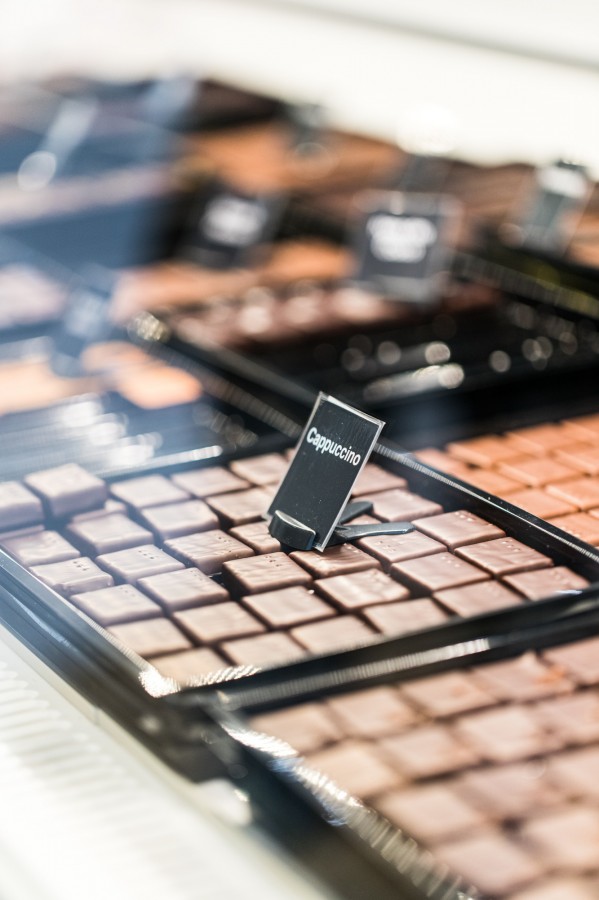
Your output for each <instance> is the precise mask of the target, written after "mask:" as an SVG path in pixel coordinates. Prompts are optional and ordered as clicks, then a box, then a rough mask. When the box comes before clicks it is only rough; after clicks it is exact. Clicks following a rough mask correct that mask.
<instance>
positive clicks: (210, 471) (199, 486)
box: [172, 466, 249, 499]
mask: <svg viewBox="0 0 599 900" xmlns="http://www.w3.org/2000/svg"><path fill="white" fill-rule="evenodd" d="M172 480H173V481H174V482H175V484H177V485H179V487H181V488H183V490H185V491H187V492H188V493H189V494H192V495H193V496H194V497H199V498H200V499H203V498H204V497H214V496H216V495H217V494H227V493H229V492H230V491H242V490H245V489H246V488H248V487H249V484H248V482H247V481H245V480H244V479H243V478H238V477H237V475H234V474H233V472H229V470H228V469H225V468H224V467H223V466H207V467H206V468H204V469H194V471H192V472H179V473H177V474H176V475H173V478H172Z"/></svg>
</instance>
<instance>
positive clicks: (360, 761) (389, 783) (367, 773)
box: [308, 741, 402, 798]
mask: <svg viewBox="0 0 599 900" xmlns="http://www.w3.org/2000/svg"><path fill="white" fill-rule="evenodd" d="M308 762H309V764H310V765H311V766H313V767H314V768H315V769H317V770H318V771H319V772H322V773H323V774H324V775H327V776H328V777H329V778H330V779H331V780H332V781H334V782H335V784H337V785H338V786H339V787H340V788H342V789H343V790H345V791H347V793H348V794H352V795H354V796H357V797H364V798H367V797H372V796H374V795H375V794H380V793H381V792H382V791H387V790H389V789H390V788H393V787H395V786H396V785H398V784H399V783H400V782H401V780H402V779H401V776H400V774H399V773H398V772H397V771H395V770H394V769H393V768H392V767H391V766H390V765H389V764H388V763H387V762H386V761H385V759H384V757H383V756H382V755H381V754H380V753H378V752H377V748H376V747H372V746H370V745H368V744H366V743H361V742H359V741H346V742H345V743H343V744H338V745H337V746H335V747H329V748H327V749H326V750H320V751H319V752H318V753H315V754H314V755H313V756H310V757H308Z"/></svg>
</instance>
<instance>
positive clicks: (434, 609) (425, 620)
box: [364, 597, 447, 635]
mask: <svg viewBox="0 0 599 900" xmlns="http://www.w3.org/2000/svg"><path fill="white" fill-rule="evenodd" d="M364 616H365V618H366V619H368V621H369V622H370V623H371V625H374V627H375V628H376V629H377V630H378V631H380V632H382V633H383V634H387V635H400V634H408V633H409V632H410V631H422V630H424V629H425V628H430V627H431V626H434V625H440V624H441V622H444V621H445V620H446V619H447V615H446V613H444V612H443V610H442V609H441V608H440V607H439V606H437V604H436V603H435V602H434V601H433V600H430V599H429V598H428V597H424V598H422V599H421V600H409V601H406V602H402V603H384V604H383V605H382V606H368V607H367V608H366V609H365V610H364Z"/></svg>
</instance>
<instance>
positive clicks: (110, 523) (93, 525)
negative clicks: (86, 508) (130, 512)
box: [67, 513, 152, 556]
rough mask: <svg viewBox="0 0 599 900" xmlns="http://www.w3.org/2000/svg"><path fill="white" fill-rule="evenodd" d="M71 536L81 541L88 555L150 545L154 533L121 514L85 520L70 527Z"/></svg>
mask: <svg viewBox="0 0 599 900" xmlns="http://www.w3.org/2000/svg"><path fill="white" fill-rule="evenodd" d="M67 530H68V533H69V535H70V536H71V537H72V538H74V540H75V541H79V542H80V543H81V545H82V546H83V549H84V550H85V552H86V553H89V554H90V555H94V556H96V555H98V554H99V553H112V552H114V551H115V550H127V549H129V548H130V547H138V546H139V545H140V544H148V543H150V542H151V541H152V533H151V532H150V531H147V529H145V528H142V527H141V525H138V524H137V522H133V521H132V520H131V519H129V518H127V516H124V515H122V514H121V513H114V514H113V515H108V516H98V517H97V518H92V519H85V520H84V521H83V522H81V521H80V522H76V523H72V524H71V525H69V527H68V529H67Z"/></svg>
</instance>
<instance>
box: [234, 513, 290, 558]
mask: <svg viewBox="0 0 599 900" xmlns="http://www.w3.org/2000/svg"><path fill="white" fill-rule="evenodd" d="M229 533H230V534H231V535H232V536H233V537H234V538H236V539H237V540H238V541H243V543H244V544H247V545H248V547H251V548H252V550H253V551H254V553H277V552H278V551H279V550H280V549H281V545H280V543H279V542H278V541H277V540H275V538H274V537H272V535H271V534H270V532H269V530H268V523H267V522H264V521H260V522H248V524H247V525H238V526H237V528H231V530H230V532H229Z"/></svg>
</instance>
